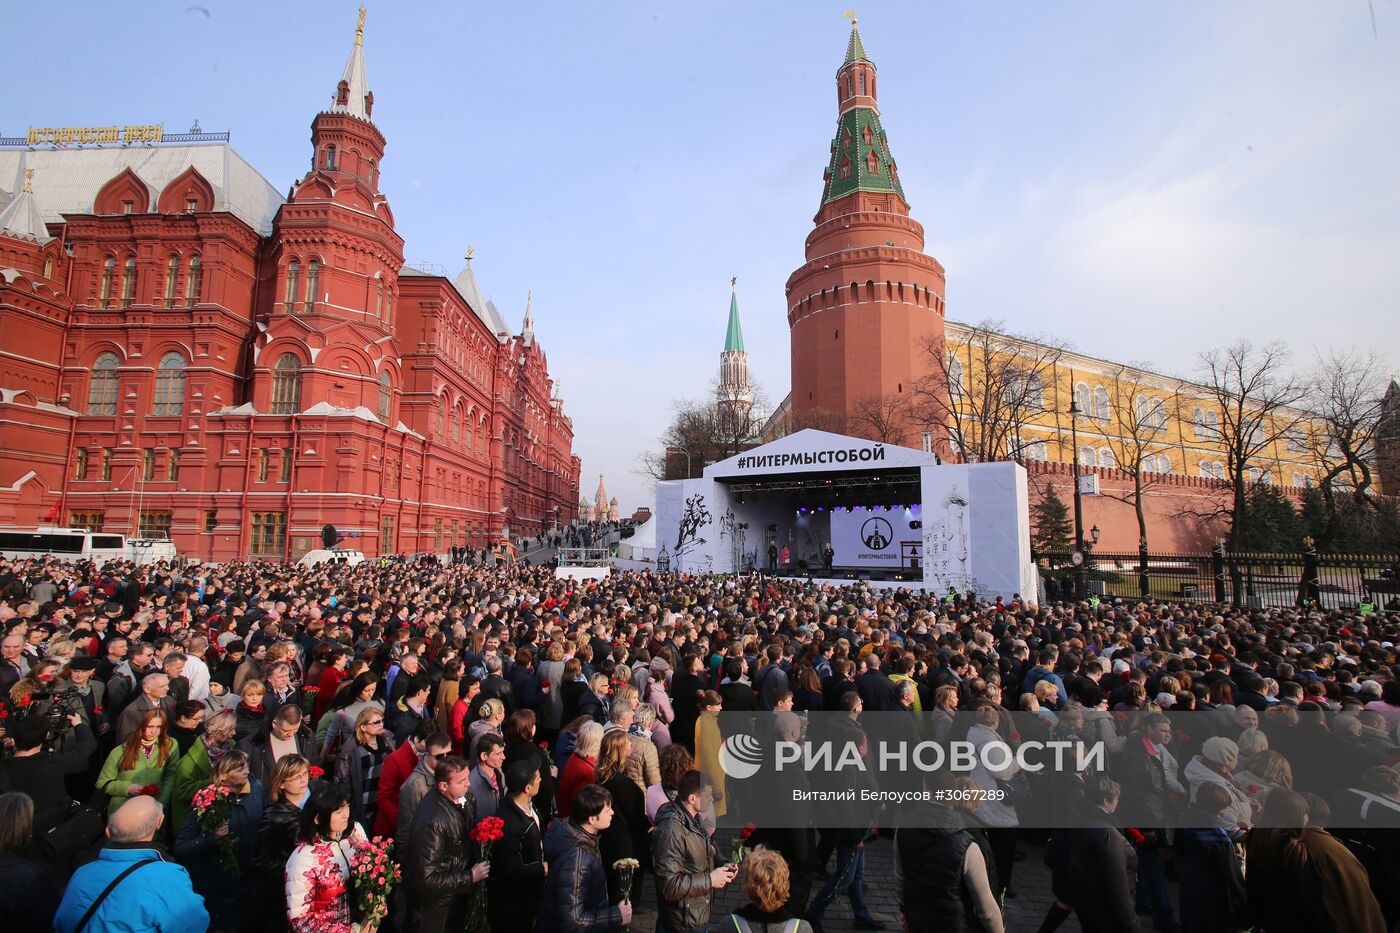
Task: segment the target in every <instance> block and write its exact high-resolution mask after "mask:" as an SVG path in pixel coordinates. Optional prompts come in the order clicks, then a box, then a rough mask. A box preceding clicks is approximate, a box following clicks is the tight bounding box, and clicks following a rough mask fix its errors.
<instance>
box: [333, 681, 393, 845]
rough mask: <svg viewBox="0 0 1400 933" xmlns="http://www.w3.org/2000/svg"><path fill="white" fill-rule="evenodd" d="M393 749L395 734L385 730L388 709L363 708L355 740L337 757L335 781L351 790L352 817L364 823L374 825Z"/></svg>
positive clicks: (359, 716) (348, 790) (347, 744)
mask: <svg viewBox="0 0 1400 933" xmlns="http://www.w3.org/2000/svg"><path fill="white" fill-rule="evenodd" d="M393 750H394V740H393V737H392V736H390V735H388V734H386V732H385V731H384V711H383V710H381V709H379V708H378V707H377V706H369V707H366V708H364V709H362V710H360V713H359V715H358V716H356V717H355V740H354V741H353V742H347V743H346V745H345V747H344V748H342V749H341V750H340V754H339V755H337V756H336V759H335V780H336V783H338V784H339V785H340V786H341V787H344V788H345V789H346V792H347V793H349V795H350V816H351V819H353V820H354V821H355V822H356V823H359V824H360V825H361V826H372V825H374V815H375V812H376V811H377V810H378V809H379V796H378V795H379V776H380V774H381V773H383V771H384V760H385V759H386V758H388V757H389V753H390V752H392V751H393Z"/></svg>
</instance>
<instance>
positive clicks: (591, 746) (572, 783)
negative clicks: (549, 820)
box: [557, 722, 626, 816]
mask: <svg viewBox="0 0 1400 933" xmlns="http://www.w3.org/2000/svg"><path fill="white" fill-rule="evenodd" d="M623 738H626V736H623ZM602 744H603V727H602V726H601V725H599V724H598V723H596V722H585V723H584V724H583V725H582V726H580V727H579V730H578V740H577V741H576V742H575V743H574V751H573V754H571V755H570V756H569V760H568V762H567V763H566V764H565V765H564V771H563V773H562V774H560V775H559V799H558V801H557V802H558V809H557V812H558V814H559V816H568V815H569V811H570V809H572V808H573V805H574V798H575V797H577V796H578V792H579V788H581V787H583V786H585V785H587V784H595V783H597V778H598V752H599V751H600V750H601V748H602Z"/></svg>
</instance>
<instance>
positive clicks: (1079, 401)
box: [1074, 382, 1092, 416]
mask: <svg viewBox="0 0 1400 933" xmlns="http://www.w3.org/2000/svg"><path fill="white" fill-rule="evenodd" d="M1074 407H1076V408H1078V409H1079V413H1080V414H1081V415H1085V416H1088V415H1090V414H1092V412H1091V411H1090V409H1089V384H1088V383H1087V382H1076V383H1075V384H1074Z"/></svg>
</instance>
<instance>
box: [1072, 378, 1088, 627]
mask: <svg viewBox="0 0 1400 933" xmlns="http://www.w3.org/2000/svg"><path fill="white" fill-rule="evenodd" d="M1069 438H1070V444H1071V445H1073V447H1074V453H1073V459H1074V598H1075V599H1076V600H1079V599H1084V598H1085V597H1086V596H1088V594H1089V568H1088V567H1087V566H1085V560H1084V499H1083V496H1082V494H1081V493H1080V492H1079V401H1078V399H1073V398H1072V399H1071V400H1070V403H1069Z"/></svg>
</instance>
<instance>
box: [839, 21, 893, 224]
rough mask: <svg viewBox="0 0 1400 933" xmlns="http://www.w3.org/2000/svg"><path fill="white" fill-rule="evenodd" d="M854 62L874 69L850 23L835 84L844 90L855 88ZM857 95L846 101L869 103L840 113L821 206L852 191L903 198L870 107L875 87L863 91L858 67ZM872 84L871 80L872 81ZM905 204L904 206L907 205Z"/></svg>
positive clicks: (885, 141)
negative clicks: (843, 56)
mask: <svg viewBox="0 0 1400 933" xmlns="http://www.w3.org/2000/svg"><path fill="white" fill-rule="evenodd" d="M854 62H864V63H866V65H869V66H871V67H872V68H873V66H874V62H872V61H870V58H869V56H867V55H866V54H865V45H864V43H862V42H861V41H860V32H859V30H857V29H856V26H855V22H854V21H852V23H851V42H850V45H849V46H848V47H847V49H846V62H845V64H843V65H842V66H841V69H840V71H838V72H837V81H838V82H850V84H843V85H842V86H843V87H852V88H854V82H855V81H856V78H855V77H853V75H852V74H851V72H850V71H848V70H847V69H850V68H851V65H852V63H854ZM854 70H855V71H856V72H857V73H859V92H858V93H857V92H856V91H855V90H854V89H852V90H849V91H845V92H844V94H845V95H846V98H847V99H850V98H852V97H854V98H855V99H856V100H862V99H866V98H868V99H869V101H870V103H864V102H861V103H858V104H856V105H855V106H850V107H849V109H846V110H844V112H842V114H841V116H840V119H839V120H838V121H837V126H836V138H835V139H833V140H832V141H831V162H830V163H829V164H828V165H827V168H826V190H825V191H824V192H823V195H822V203H823V204H825V203H827V202H828V201H835V200H837V199H838V198H843V197H845V196H846V195H848V194H850V193H851V192H853V191H872V192H893V193H894V194H897V195H898V196H899V199H900V200H901V201H903V200H905V198H904V186H903V185H901V184H900V183H899V172H898V170H897V168H896V166H895V162H894V156H893V155H891V154H890V144H889V140H888V139H886V138H885V130H884V128H883V127H881V126H880V113H879V111H878V110H877V109H876V108H875V107H874V106H872V105H873V103H874V99H875V92H874V87H873V86H872V87H871V90H870V91H869V92H868V93H867V91H866V84H865V82H866V71H867V70H866V67H865V65H860V66H857V67H856V68H855V69H854ZM871 80H872V81H873V80H874V79H873V77H872V78H871ZM906 203H907V202H906Z"/></svg>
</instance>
